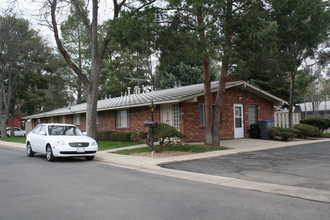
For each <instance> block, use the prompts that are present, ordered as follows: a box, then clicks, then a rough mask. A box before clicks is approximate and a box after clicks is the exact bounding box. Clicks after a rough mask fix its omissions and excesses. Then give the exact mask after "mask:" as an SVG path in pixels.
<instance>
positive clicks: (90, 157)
mask: <svg viewBox="0 0 330 220" xmlns="http://www.w3.org/2000/svg"><path fill="white" fill-rule="evenodd" d="M85 158H86V160H93V159H94V156H86V157H85Z"/></svg>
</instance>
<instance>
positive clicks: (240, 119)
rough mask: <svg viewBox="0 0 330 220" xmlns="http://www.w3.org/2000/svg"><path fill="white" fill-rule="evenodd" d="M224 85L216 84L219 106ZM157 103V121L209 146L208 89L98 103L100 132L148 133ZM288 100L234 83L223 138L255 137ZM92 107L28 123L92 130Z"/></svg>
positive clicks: (201, 87) (34, 117)
mask: <svg viewBox="0 0 330 220" xmlns="http://www.w3.org/2000/svg"><path fill="white" fill-rule="evenodd" d="M217 87H218V82H212V84H211V88H212V92H213V100H214V101H215V97H216V91H217ZM152 99H153V101H154V104H155V105H156V107H157V109H156V111H155V114H154V118H155V121H158V122H164V123H167V124H169V125H172V126H174V127H175V128H176V129H178V130H180V131H181V132H182V133H184V134H186V135H187V138H186V141H203V140H204V128H205V126H204V122H205V110H204V85H203V84H196V85H190V86H182V87H177V88H171V89H165V90H159V91H151V92H149V91H148V92H147V91H143V92H139V89H136V88H135V89H134V92H133V94H130V89H129V90H128V92H127V93H126V95H125V96H122V97H116V98H110V99H104V100H99V101H98V110H97V111H98V113H97V126H98V130H99V131H120V132H137V131H140V130H146V128H145V127H143V122H145V121H150V111H149V105H150V103H151V100H152ZM284 103H285V101H284V100H282V99H280V98H278V97H276V96H273V95H271V94H269V93H267V92H265V91H263V90H260V89H259V88H257V87H255V86H253V85H251V84H249V83H247V82H244V81H235V82H229V83H227V86H226V92H225V100H224V108H223V112H222V116H221V123H220V138H221V139H231V138H244V137H249V127H250V124H253V123H256V122H257V121H259V120H274V107H275V106H282V105H283V104H284ZM86 106H87V105H86V103H83V104H79V105H75V106H70V107H66V108H61V109H55V110H53V111H49V112H44V113H40V114H36V115H31V116H28V117H25V118H26V119H31V121H32V127H35V126H36V125H37V124H39V123H51V122H52V123H56V122H58V123H70V124H75V125H77V126H78V127H80V128H81V129H82V130H85V129H86Z"/></svg>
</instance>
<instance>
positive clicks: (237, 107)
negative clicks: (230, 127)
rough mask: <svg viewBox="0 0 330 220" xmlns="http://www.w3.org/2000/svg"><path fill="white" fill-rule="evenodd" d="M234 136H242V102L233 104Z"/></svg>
mask: <svg viewBox="0 0 330 220" xmlns="http://www.w3.org/2000/svg"><path fill="white" fill-rule="evenodd" d="M234 137H235V138H244V123H243V104H234Z"/></svg>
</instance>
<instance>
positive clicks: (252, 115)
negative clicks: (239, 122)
mask: <svg viewBox="0 0 330 220" xmlns="http://www.w3.org/2000/svg"><path fill="white" fill-rule="evenodd" d="M248 111H249V125H251V124H255V123H257V120H258V108H257V106H256V105H249V110H248Z"/></svg>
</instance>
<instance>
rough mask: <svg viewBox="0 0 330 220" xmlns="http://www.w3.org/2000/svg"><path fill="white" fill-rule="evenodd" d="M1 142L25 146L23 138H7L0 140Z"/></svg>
mask: <svg viewBox="0 0 330 220" xmlns="http://www.w3.org/2000/svg"><path fill="white" fill-rule="evenodd" d="M1 140H2V141H7V142H14V143H22V144H25V137H7V138H4V139H1Z"/></svg>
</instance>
